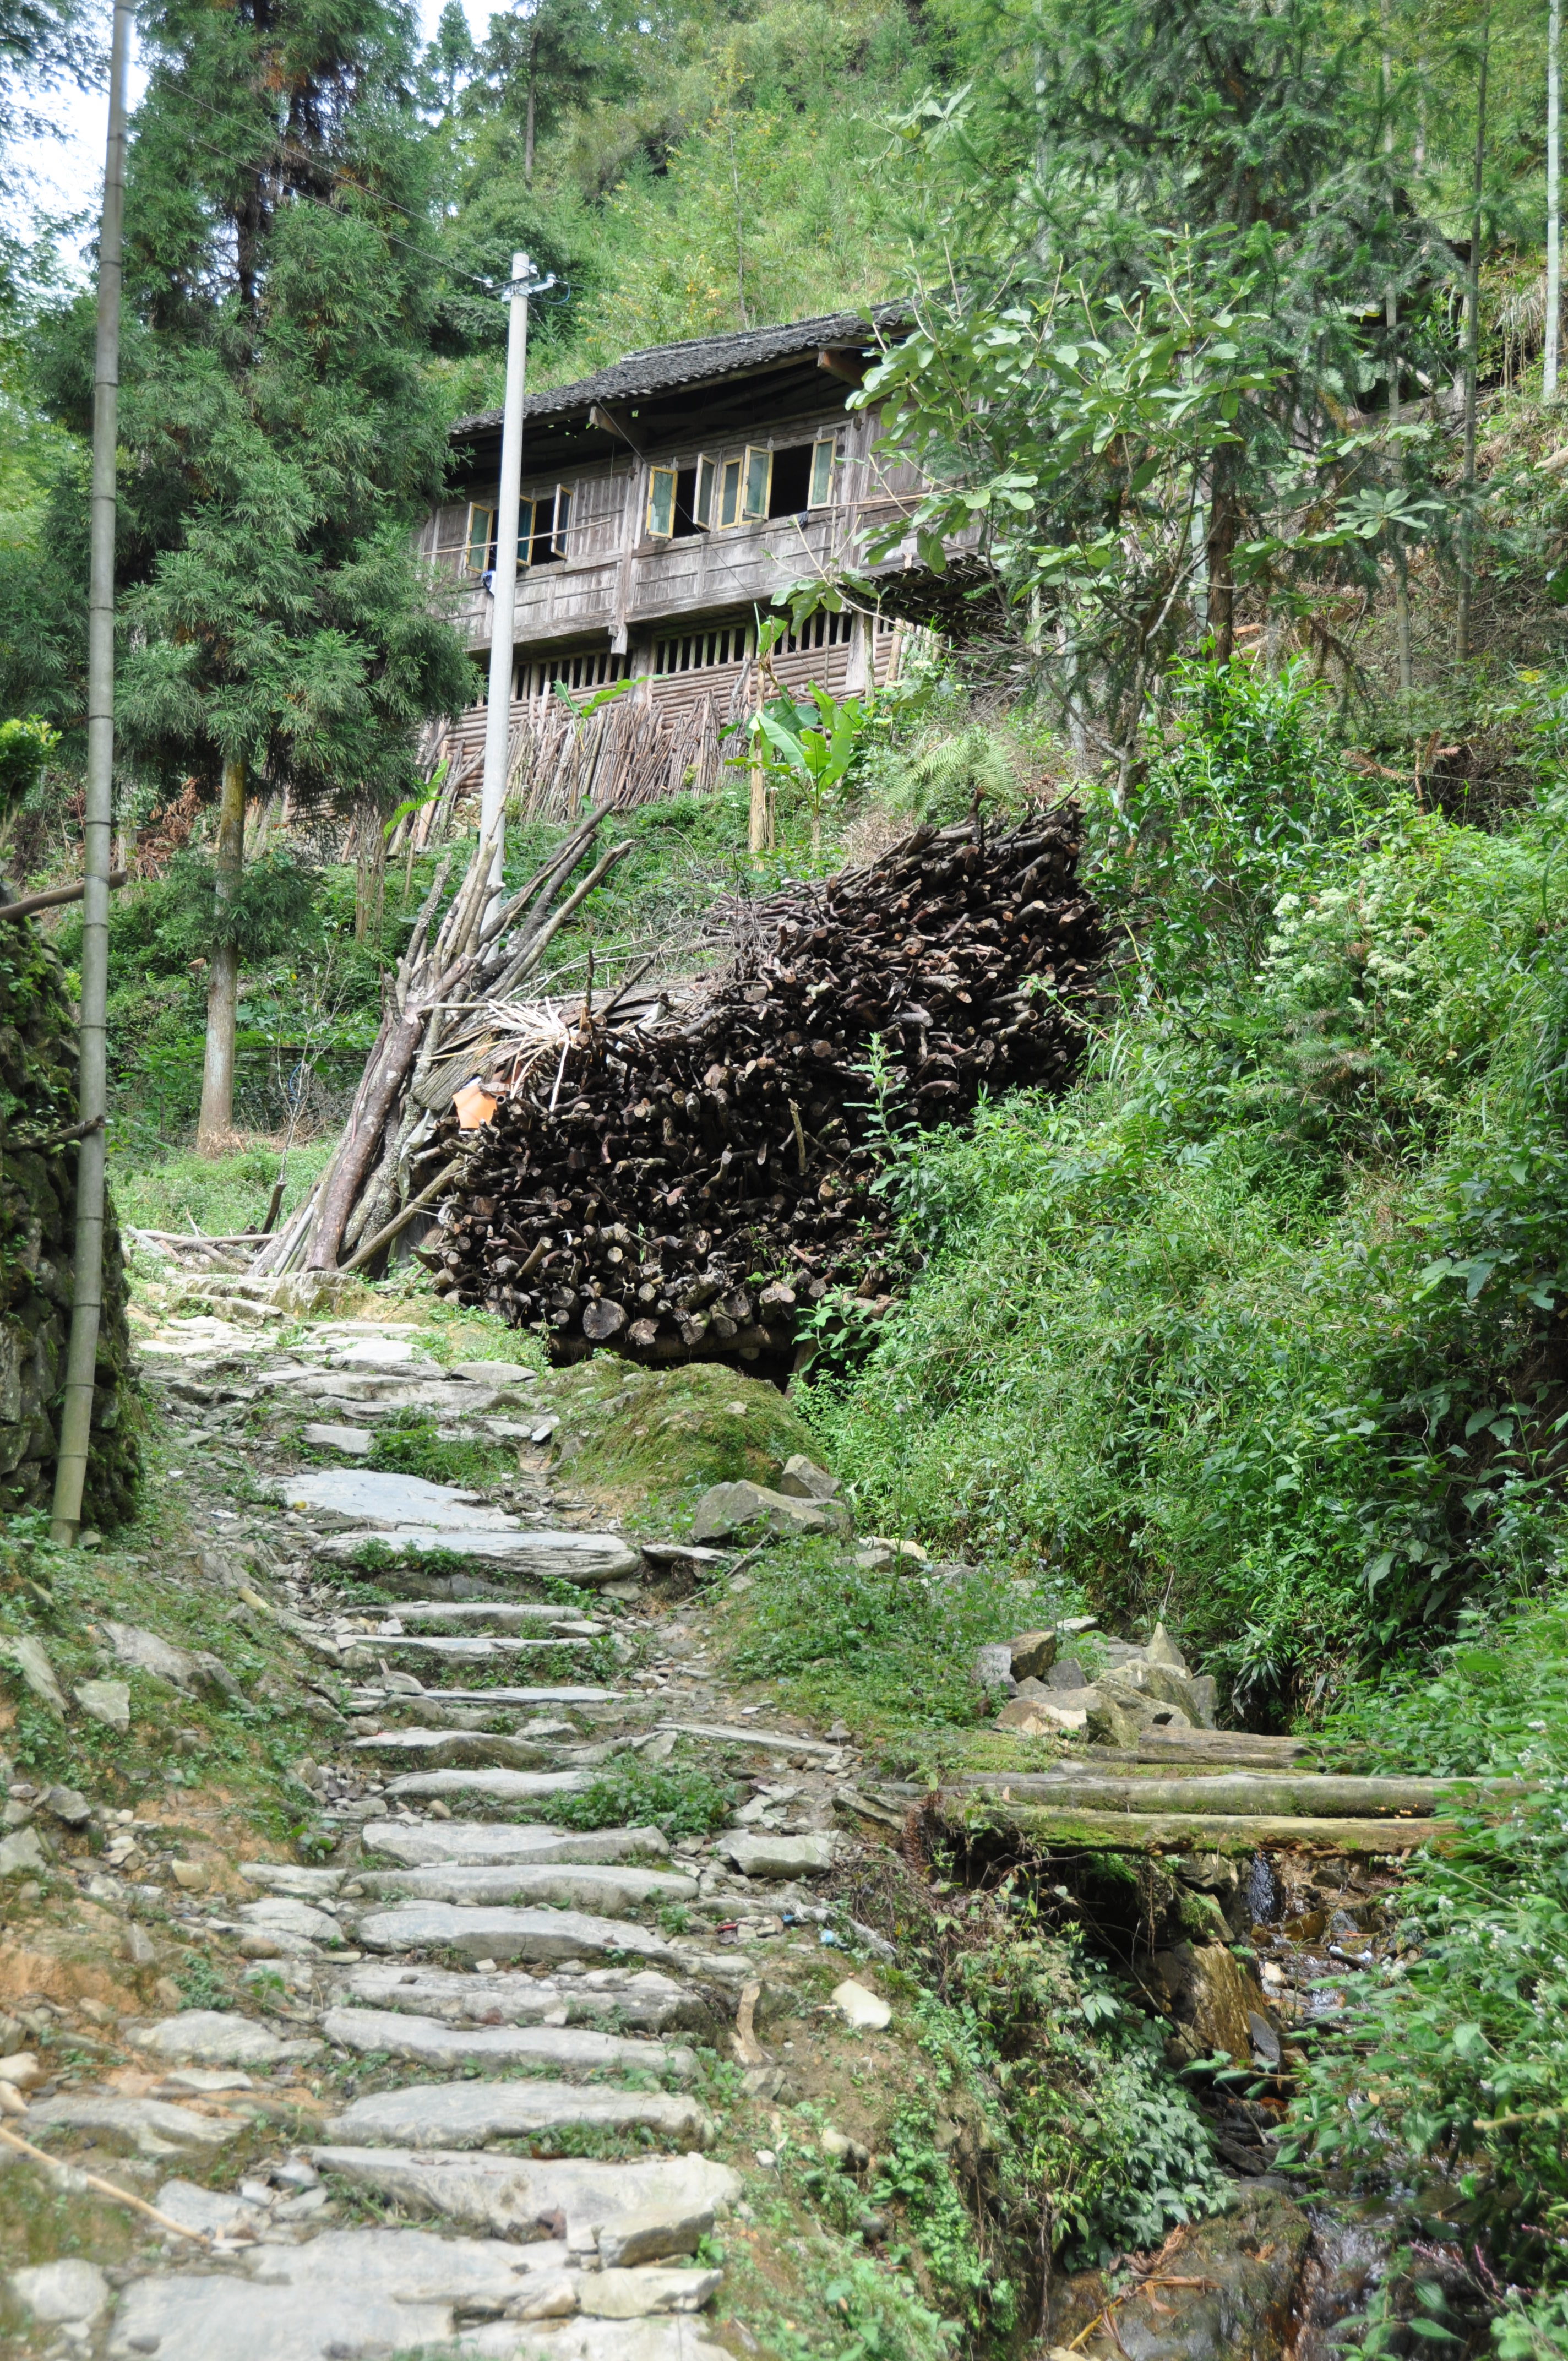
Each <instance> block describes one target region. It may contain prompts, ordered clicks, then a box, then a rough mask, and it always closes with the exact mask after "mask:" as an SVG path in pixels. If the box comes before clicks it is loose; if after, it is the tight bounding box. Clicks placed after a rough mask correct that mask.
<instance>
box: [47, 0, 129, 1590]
mask: <svg viewBox="0 0 1568 2361" xmlns="http://www.w3.org/2000/svg"><path fill="white" fill-rule="evenodd" d="M130 49H131V0H115V29H114V38H113V40H112V42H111V44H110V50H109V137H108V143H107V148H106V153H105V157H104V218H103V222H102V225H101V226H100V229H99V233H98V336H97V349H96V353H95V356H94V365H93V507H92V525H91V550H92V556H91V566H90V571H89V577H88V605H87V798H86V809H85V813H84V816H83V824H82V874H83V878H84V880H85V884H84V889H83V893H82V1020H81V1032H80V1036H79V1041H80V1048H79V1059H80V1063H79V1067H78V1078H77V1115H78V1116H79V1118H80V1120H81V1121H82V1123H83V1124H84V1125H89V1126H92V1127H91V1128H90V1129H88V1130H87V1131H85V1132H84V1133H83V1136H82V1144H81V1146H80V1147H79V1148H78V1149H77V1151H76V1242H75V1253H74V1257H73V1259H72V1280H71V1343H70V1345H69V1347H68V1348H67V1352H66V1361H65V1393H64V1399H63V1401H62V1403H61V1407H60V1453H59V1456H58V1458H57V1459H56V1462H55V1477H54V1511H53V1515H52V1518H51V1520H50V1523H49V1538H50V1540H51V1541H56V1542H68V1543H69V1542H74V1541H75V1539H76V1536H77V1534H78V1532H80V1531H81V1528H82V1492H83V1489H84V1488H85V1486H86V1482H87V1452H88V1446H89V1444H91V1442H92V1437H93V1371H94V1369H95V1368H96V1366H97V1360H98V1321H99V1315H100V1313H101V1312H102V1310H103V1303H104V1117H105V1115H106V1114H107V1111H108V1059H107V1039H106V1036H107V1014H106V1011H107V1004H108V996H109V870H110V866H111V843H110V840H111V837H112V835H113V831H114V818H115V443H116V441H117V439H118V434H119V393H120V252H121V246H122V241H123V230H124V223H125V210H126V69H127V67H128V65H129V62H130Z"/></svg>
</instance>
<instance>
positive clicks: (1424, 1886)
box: [1293, 1589, 1568, 2361]
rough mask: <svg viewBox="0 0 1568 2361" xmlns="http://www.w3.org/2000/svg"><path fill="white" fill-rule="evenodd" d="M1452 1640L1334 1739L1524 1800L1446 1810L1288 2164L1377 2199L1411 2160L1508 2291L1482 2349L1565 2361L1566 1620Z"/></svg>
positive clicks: (1517, 1621)
mask: <svg viewBox="0 0 1568 2361" xmlns="http://www.w3.org/2000/svg"><path fill="white" fill-rule="evenodd" d="M1466 1627H1467V1628H1466V1629H1465V1631H1464V1637H1463V1638H1462V1640H1461V1641H1460V1642H1458V1643H1457V1644H1456V1645H1454V1646H1453V1647H1452V1648H1451V1649H1449V1650H1447V1651H1445V1652H1444V1653H1443V1654H1442V1657H1441V1658H1440V1659H1439V1661H1438V1663H1437V1664H1435V1665H1434V1666H1433V1667H1432V1668H1431V1673H1430V1675H1429V1676H1428V1677H1424V1678H1418V1679H1412V1678H1409V1677H1405V1678H1402V1679H1394V1680H1391V1681H1387V1682H1385V1683H1384V1684H1382V1685H1381V1686H1378V1687H1377V1688H1376V1690H1373V1691H1371V1692H1369V1693H1367V1694H1365V1695H1364V1696H1363V1697H1359V1698H1358V1699H1357V1700H1356V1701H1355V1702H1354V1704H1353V1705H1352V1706H1351V1707H1350V1708H1348V1709H1347V1710H1346V1711H1345V1712H1344V1713H1343V1714H1342V1715H1341V1716H1339V1717H1338V1718H1337V1719H1336V1721H1335V1722H1334V1723H1333V1724H1332V1725H1331V1734H1332V1736H1333V1737H1335V1738H1337V1739H1340V1740H1342V1741H1349V1742H1350V1743H1351V1744H1352V1745H1354V1749H1355V1752H1356V1754H1357V1755H1358V1756H1360V1757H1361V1758H1363V1759H1369V1760H1371V1761H1373V1762H1375V1763H1376V1762H1382V1763H1391V1762H1395V1761H1397V1762H1398V1763H1400V1764H1401V1765H1403V1766H1408V1767H1410V1768H1414V1767H1416V1766H1417V1765H1421V1766H1423V1767H1426V1768H1430V1769H1431V1770H1443V1771H1453V1772H1459V1773H1476V1774H1481V1775H1487V1776H1497V1775H1505V1776H1511V1777H1514V1778H1519V1779H1523V1780H1525V1781H1527V1782H1528V1783H1529V1787H1530V1793H1529V1795H1528V1796H1527V1798H1526V1799H1525V1800H1523V1801H1522V1802H1520V1803H1519V1804H1517V1805H1516V1806H1514V1807H1513V1808H1512V1809H1511V1810H1510V1811H1508V1812H1507V1813H1506V1814H1503V1815H1499V1814H1498V1812H1497V1809H1496V1807H1495V1806H1494V1807H1493V1808H1492V1809H1487V1808H1486V1800H1485V1792H1484V1791H1472V1792H1471V1793H1470V1795H1467V1796H1466V1795H1462V1797H1461V1799H1460V1800H1459V1801H1458V1802H1457V1803H1456V1804H1455V1805H1454V1806H1453V1807H1451V1809H1450V1811H1449V1813H1448V1814H1447V1817H1449V1818H1450V1819H1451V1821H1452V1822H1453V1837H1452V1839H1451V1840H1450V1842H1449V1843H1448V1844H1447V1845H1446V1846H1445V1848H1444V1850H1442V1851H1441V1852H1436V1853H1431V1854H1427V1855H1424V1856H1423V1857H1422V1858H1421V1860H1420V1863H1419V1864H1418V1867H1417V1871H1416V1873H1415V1875H1414V1876H1413V1878H1412V1879H1411V1880H1410V1881H1409V1883H1407V1885H1406V1886H1405V1888H1404V1890H1403V1893H1402V1895H1401V1897H1400V1910H1401V1916H1402V1935H1403V1938H1404V1940H1403V1947H1402V1952H1401V1956H1400V1957H1398V1959H1397V1960H1394V1961H1392V1962H1391V1963H1390V1964H1389V1965H1388V1966H1387V1967H1386V1968H1385V1969H1384V1971H1382V1974H1381V1976H1380V1977H1379V1978H1378V1979H1377V1980H1376V1982H1371V1980H1368V1981H1369V1982H1370V1987H1371V1988H1370V1990H1369V1991H1367V1992H1365V1993H1362V1994H1358V1996H1357V1997H1356V1998H1355V1999H1354V2001H1353V2002H1352V2004H1351V2009H1350V2012H1349V2017H1348V2022H1347V2024H1346V2026H1345V2029H1344V2031H1343V2033H1342V2034H1341V2035H1340V2036H1339V2037H1337V2038H1335V2039H1334V2040H1332V2042H1330V2043H1329V2044H1327V2045H1326V2046H1321V2047H1320V2048H1318V2049H1317V2050H1316V2051H1315V2052H1314V2053H1313V2058H1312V2063H1311V2067H1310V2072H1309V2074H1308V2077H1307V2080H1306V2087H1305V2090H1304V2092H1303V2094H1302V2096H1301V2098H1300V2099H1299V2102H1298V2104H1297V2108H1296V2111H1295V2117H1294V2126H1293V2128H1294V2147H1295V2150H1296V2153H1297V2155H1298V2156H1300V2157H1310V2158H1311V2159H1312V2161H1313V2162H1314V2163H1316V2164H1318V2165H1326V2166H1330V2167H1333V2168H1337V2169H1339V2170H1341V2171H1343V2172H1348V2173H1352V2174H1354V2176H1355V2177H1356V2178H1357V2179H1359V2180H1362V2181H1364V2182H1365V2183H1367V2184H1369V2185H1371V2186H1374V2187H1387V2185H1388V2184H1389V2182H1390V2181H1391V2180H1398V2179H1399V2178H1402V2177H1403V2175H1404V2174H1405V2172H1406V2171H1407V2169H1408V2160H1409V2159H1410V2158H1415V2159H1418V2160H1419V2161H1420V2164H1421V2166H1422V2167H1423V2168H1426V2169H1428V2170H1429V2171H1430V2170H1431V2169H1435V2170H1436V2171H1437V2172H1438V2173H1440V2174H1441V2175H1442V2176H1443V2179H1444V2180H1446V2181H1447V2183H1448V2184H1449V2186H1450V2188H1451V2189H1452V2191H1453V2196H1452V2198H1451V2200H1450V2202H1451V2203H1455V2202H1456V2203H1457V2204H1458V2205H1459V2207H1460V2208H1461V2209H1462V2212H1463V2215H1464V2219H1465V2221H1466V2223H1467V2224H1468V2225H1469V2227H1470V2232H1471V2235H1475V2233H1476V2232H1477V2231H1478V2232H1479V2233H1480V2235H1482V2236H1483V2238H1484V2239H1485V2241H1486V2246H1487V2248H1488V2249H1489V2250H1490V2252H1491V2254H1492V2255H1493V2257H1495V2268H1496V2269H1497V2272H1498V2273H1499V2274H1500V2275H1501V2276H1502V2277H1503V2278H1504V2279H1506V2280H1508V2281H1509V2282H1511V2283H1512V2287H1511V2290H1510V2293H1509V2296H1508V2301H1507V2304H1506V2306H1505V2309H1504V2311H1503V2312H1502V2315H1501V2317H1500V2318H1499V2320H1498V2321H1497V2323H1496V2326H1495V2330H1494V2334H1495V2336H1496V2341H1497V2348H1498V2350H1499V2352H1500V2353H1502V2354H1503V2355H1504V2356H1508V2361H1527V2357H1528V2356H1536V2355H1541V2354H1546V2353H1561V2352H1563V2350H1564V2349H1565V2348H1568V2290H1565V2289H1564V2287H1563V2268H1562V2262H1561V2255H1562V2241H1563V2224H1564V2222H1565V2221H1568V2158H1565V2150H1564V2145H1563V2092H1564V2090H1565V2088H1568V2047H1565V2043H1564V2036H1563V2025H1564V2010H1565V2007H1568V1979H1565V1976H1564V1960H1565V1958H1568V1839H1565V1834H1564V1830H1565V1828H1568V1820H1565V1817H1564V1810H1563V1806H1564V1800H1565V1798H1568V1608H1565V1605H1564V1601H1563V1597H1562V1595H1561V1592H1560V1591H1558V1590H1556V1589H1552V1590H1549V1591H1547V1592H1546V1593H1545V1595H1544V1596H1542V1597H1541V1598H1540V1599H1539V1600H1538V1601H1535V1602H1532V1603H1531V1604H1530V1605H1529V1606H1528V1607H1525V1608H1522V1609H1519V1610H1517V1611H1516V1612H1513V1613H1510V1614H1508V1615H1505V1616H1502V1617H1499V1618H1497V1619H1496V1620H1492V1621H1490V1622H1488V1620H1486V1618H1484V1617H1483V1616H1481V1615H1479V1614H1474V1615H1472V1616H1471V1617H1469V1618H1468V1619H1466Z"/></svg>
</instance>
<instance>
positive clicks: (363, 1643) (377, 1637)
mask: <svg viewBox="0 0 1568 2361" xmlns="http://www.w3.org/2000/svg"><path fill="white" fill-rule="evenodd" d="M588 1644H589V1642H588V1641H587V1640H586V1639H581V1638H564V1639H560V1640H518V1639H514V1638H513V1637H512V1636H511V1635H510V1633H505V1632H501V1633H495V1634H490V1633H487V1632H476V1633H474V1634H473V1635H472V1636H469V1635H467V1634H466V1633H458V1634H455V1635H451V1634H444V1633H443V1634H433V1633H427V1632H422V1631H417V1632H410V1633H408V1634H407V1636H406V1637H404V1638H402V1639H388V1638H386V1637H385V1636H384V1635H383V1634H382V1633H380V1632H366V1633H364V1634H362V1635H361V1636H359V1637H357V1638H355V1639H351V1640H345V1641H343V1642H340V1647H341V1653H342V1658H343V1668H344V1670H345V1672H350V1673H351V1672H354V1671H356V1669H357V1668H358V1664H359V1663H360V1661H361V1660H362V1659H364V1658H370V1659H371V1660H372V1661H374V1662H379V1660H380V1659H381V1657H383V1656H395V1657H397V1658H398V1660H399V1661H400V1663H401V1662H405V1661H409V1660H411V1661H412V1662H413V1663H414V1664H519V1663H521V1664H523V1665H524V1667H525V1669H526V1665H527V1660H528V1658H529V1657H530V1656H531V1655H536V1654H537V1653H538V1652H539V1651H540V1649H542V1648H586V1647H587V1645H588Z"/></svg>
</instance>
